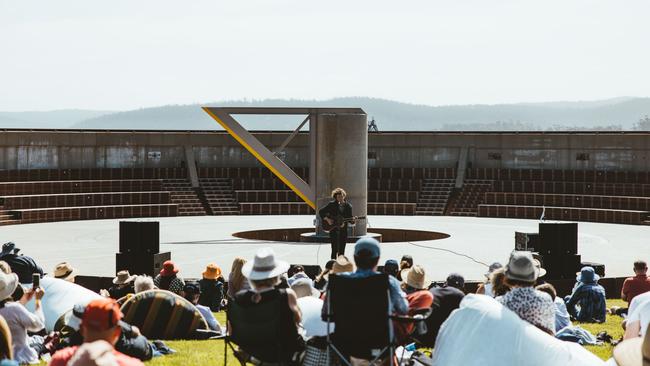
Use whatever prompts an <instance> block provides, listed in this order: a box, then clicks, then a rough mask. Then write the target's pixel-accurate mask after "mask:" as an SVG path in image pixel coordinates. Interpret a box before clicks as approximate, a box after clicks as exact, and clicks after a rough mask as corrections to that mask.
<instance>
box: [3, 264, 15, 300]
mask: <svg viewBox="0 0 650 366" xmlns="http://www.w3.org/2000/svg"><path fill="white" fill-rule="evenodd" d="M16 287H18V275H17V274H15V273H13V272H12V273H9V274H6V273H4V272H2V271H0V300H4V299H6V298H8V297H10V296H11V295H12V294H13V293H14V291H16Z"/></svg>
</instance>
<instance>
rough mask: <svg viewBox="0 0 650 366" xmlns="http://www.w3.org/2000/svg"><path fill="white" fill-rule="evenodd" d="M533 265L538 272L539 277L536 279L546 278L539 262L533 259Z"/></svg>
mask: <svg viewBox="0 0 650 366" xmlns="http://www.w3.org/2000/svg"><path fill="white" fill-rule="evenodd" d="M533 263H535V267H537V270H538V271H539V275H537V277H538V278H539V277H544V276H546V270H545V269H544V268H542V262H540V261H539V260H538V259H536V258H534V259H533Z"/></svg>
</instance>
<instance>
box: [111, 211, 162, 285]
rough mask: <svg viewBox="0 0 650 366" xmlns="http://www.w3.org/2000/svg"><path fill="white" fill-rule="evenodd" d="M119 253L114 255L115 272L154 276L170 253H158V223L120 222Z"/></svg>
mask: <svg viewBox="0 0 650 366" xmlns="http://www.w3.org/2000/svg"><path fill="white" fill-rule="evenodd" d="M119 248H120V252H119V253H117V254H116V255H115V272H119V271H122V270H128V271H129V273H131V274H138V275H141V274H146V275H149V276H155V275H156V274H158V272H160V270H161V269H162V264H163V263H164V262H165V261H166V260H169V259H171V253H170V252H165V253H159V252H160V223H159V222H158V221H120V247H119Z"/></svg>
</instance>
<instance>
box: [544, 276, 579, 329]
mask: <svg viewBox="0 0 650 366" xmlns="http://www.w3.org/2000/svg"><path fill="white" fill-rule="evenodd" d="M535 289H536V290H539V291H542V292H546V293H547V294H549V296H551V299H553V303H554V304H555V332H556V333H557V332H558V331H559V330H560V329H562V328H564V327H567V326H569V325H571V317H570V316H569V312H568V311H567V309H566V304H565V303H564V300H562V298H560V297H558V296H557V292H556V291H555V287H553V285H551V284H550V283H545V284H542V285H538V286H536V287H535Z"/></svg>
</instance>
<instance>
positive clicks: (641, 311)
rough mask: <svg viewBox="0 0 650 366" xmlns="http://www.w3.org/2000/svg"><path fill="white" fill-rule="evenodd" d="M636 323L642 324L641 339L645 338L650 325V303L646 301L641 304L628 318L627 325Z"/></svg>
mask: <svg viewBox="0 0 650 366" xmlns="http://www.w3.org/2000/svg"><path fill="white" fill-rule="evenodd" d="M637 297H638V296H637ZM635 299H636V297H635ZM635 321H639V322H640V323H641V337H645V333H646V330H648V324H650V301H645V302H643V303H641V304H639V305H638V306H637V307H636V308H635V309H634V311H633V312H632V313H630V314H629V315H628V316H627V324H630V323H632V322H635Z"/></svg>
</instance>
